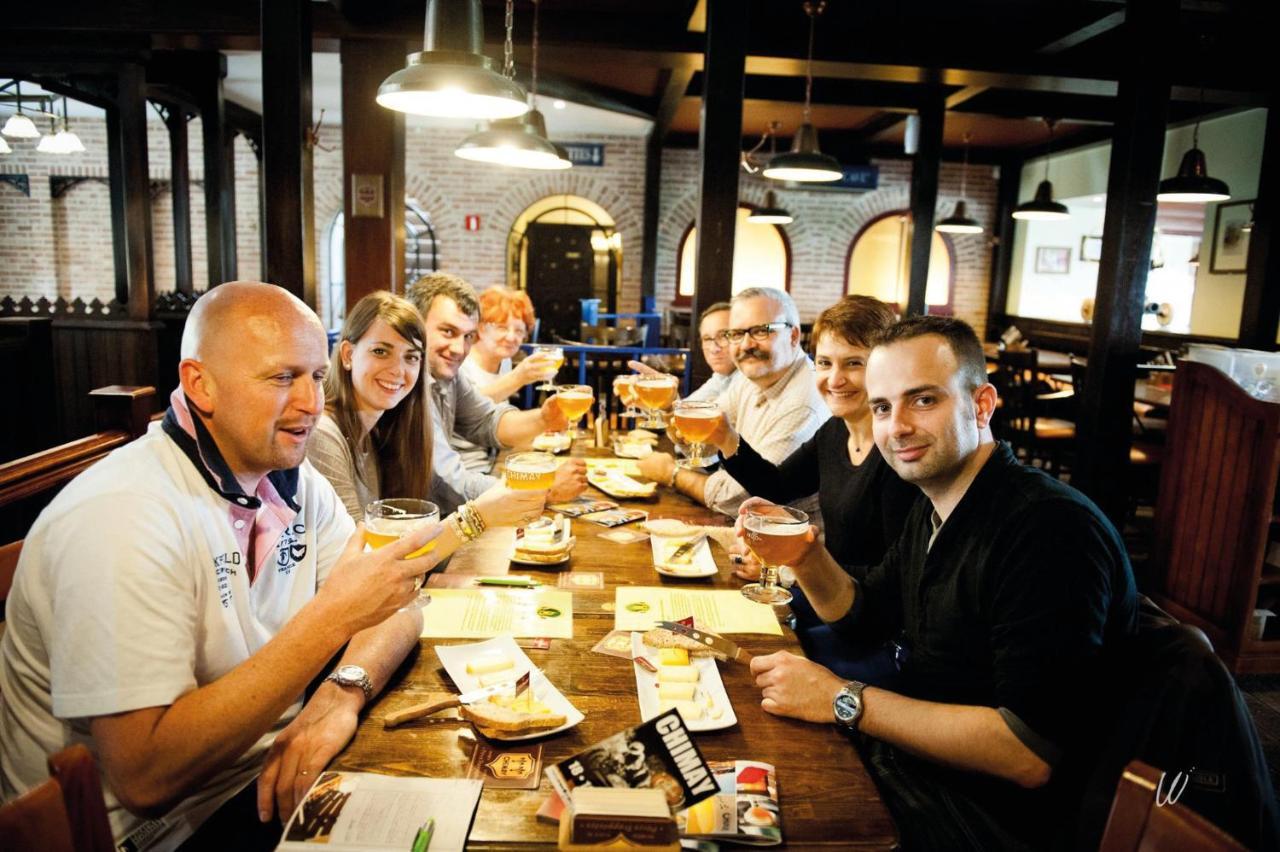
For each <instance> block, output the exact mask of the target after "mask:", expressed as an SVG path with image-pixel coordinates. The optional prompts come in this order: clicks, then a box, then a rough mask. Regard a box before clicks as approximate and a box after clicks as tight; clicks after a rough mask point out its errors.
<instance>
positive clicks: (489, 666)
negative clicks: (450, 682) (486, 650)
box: [467, 654, 515, 675]
mask: <svg viewBox="0 0 1280 852" xmlns="http://www.w3.org/2000/svg"><path fill="white" fill-rule="evenodd" d="M514 665H515V662H514V661H513V660H512V659H511V658H510V657H508V656H507V655H506V654H482V655H481V656H479V657H476V658H475V659H474V660H468V661H467V674H474V675H478V674H489V673H490V672H500V671H502V670H503V669H509V668H511V667H512V666H514Z"/></svg>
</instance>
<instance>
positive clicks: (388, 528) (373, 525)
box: [364, 497, 440, 603]
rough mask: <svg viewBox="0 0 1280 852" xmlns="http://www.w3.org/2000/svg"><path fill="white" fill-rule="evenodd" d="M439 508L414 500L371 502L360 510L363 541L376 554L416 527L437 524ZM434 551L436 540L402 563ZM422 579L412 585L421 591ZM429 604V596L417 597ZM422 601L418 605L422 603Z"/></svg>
mask: <svg viewBox="0 0 1280 852" xmlns="http://www.w3.org/2000/svg"><path fill="white" fill-rule="evenodd" d="M439 520H440V507H439V506H437V505H436V504H435V503H432V502H431V501H430V500H418V499H416V498H413V497H394V498H391V499H387V500H374V501H373V502H372V503H370V504H369V505H368V506H365V507H364V540H365V543H366V544H368V545H369V546H370V547H372V548H373V549H374V550H377V549H378V548H379V547H385V546H387V545H388V544H391V543H392V542H393V541H396V540H398V539H400V538H401V537H403V536H406V535H408V534H409V533H411V532H413V531H414V530H416V529H418V528H419V527H423V526H426V525H428V524H434V523H438V522H439ZM435 548H436V540H435V539H432V540H431V541H429V542H427V543H426V544H425V545H423V546H422V547H421V548H419V549H417V550H415V551H414V552H413V553H410V554H409V555H408V556H406V557H405V559H415V558H417V557H419V556H422V555H423V554H425V553H430V552H431V551H433V550H435ZM422 580H423V578H422V577H418V578H416V580H415V581H414V585H415V586H416V587H417V588H422ZM419 597H420V598H426V601H430V600H431V597H430V596H429V595H420V596H419ZM426 601H423V602H421V603H425V602H426Z"/></svg>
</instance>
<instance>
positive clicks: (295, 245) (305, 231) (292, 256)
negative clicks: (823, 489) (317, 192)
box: [262, 0, 349, 308]
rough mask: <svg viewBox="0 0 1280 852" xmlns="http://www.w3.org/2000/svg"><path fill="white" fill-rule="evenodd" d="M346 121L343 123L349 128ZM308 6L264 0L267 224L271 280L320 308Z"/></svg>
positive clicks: (298, 0) (305, 1)
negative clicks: (311, 137)
mask: <svg viewBox="0 0 1280 852" xmlns="http://www.w3.org/2000/svg"><path fill="white" fill-rule="evenodd" d="M348 120H349V119H347V120H344V122H343V123H344V124H345V123H347V121H348ZM310 132H311V2H310V0H262V145H263V152H262V178H263V183H264V193H265V195H266V215H265V216H264V218H263V222H262V236H263V252H264V257H265V267H266V273H267V275H266V277H267V280H268V281H270V282H271V283H273V284H278V285H280V286H281V287H284V288H285V289H286V290H288V291H289V292H291V293H293V294H294V295H296V296H298V297H299V298H301V299H302V300H303V301H304V302H306V303H307V304H308V305H310V306H312V307H313V308H314V307H315V304H316V251H315V239H314V235H315V217H314V206H315V203H314V198H313V196H312V175H311V144H310V138H309V137H310Z"/></svg>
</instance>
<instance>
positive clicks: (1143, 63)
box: [1071, 0, 1178, 526]
mask: <svg viewBox="0 0 1280 852" xmlns="http://www.w3.org/2000/svg"><path fill="white" fill-rule="evenodd" d="M1177 8H1178V7H1177V0H1135V2H1133V3H1131V4H1129V7H1128V18H1127V19H1126V21H1125V29H1126V34H1125V35H1126V38H1127V40H1128V44H1129V45H1130V54H1129V55H1130V56H1131V57H1133V59H1132V60H1131V64H1130V66H1129V67H1128V68H1126V69H1125V70H1124V71H1123V72H1122V76H1121V78H1120V81H1119V87H1118V90H1117V92H1116V125H1115V135H1114V137H1113V138H1112V144H1111V170H1110V174H1109V175H1108V178H1107V209H1106V218H1105V221H1104V224H1103V228H1102V256H1101V259H1100V260H1099V263H1098V289H1097V294H1096V296H1095V297H1094V309H1093V326H1092V329H1091V333H1090V339H1089V372H1088V375H1087V378H1086V381H1085V387H1084V394H1083V396H1082V398H1081V399H1080V402H1079V412H1080V413H1079V416H1078V418H1077V420H1076V434H1077V435H1078V436H1079V441H1078V443H1077V447H1078V450H1077V454H1076V465H1075V468H1074V469H1073V470H1072V475H1071V484H1072V485H1074V486H1076V487H1077V488H1079V489H1080V490H1082V491H1084V492H1085V493H1086V494H1088V495H1089V496H1090V497H1092V498H1093V500H1094V501H1095V502H1096V503H1097V504H1098V505H1099V506H1100V507H1101V508H1102V510H1103V511H1104V512H1106V513H1107V515H1108V516H1109V517H1110V518H1111V519H1112V521H1113V522H1115V523H1116V524H1117V526H1120V525H1122V524H1123V522H1124V516H1125V514H1126V511H1127V506H1128V490H1127V488H1126V487H1125V484H1126V476H1125V471H1126V469H1127V468H1128V464H1129V446H1130V442H1131V441H1132V434H1131V433H1132V428H1133V427H1132V424H1133V383H1134V379H1135V374H1134V367H1135V365H1136V364H1137V363H1138V356H1139V348H1140V344H1141V342H1142V306H1143V303H1144V302H1145V301H1146V299H1145V296H1146V288H1147V274H1148V273H1149V272H1150V269H1151V238H1152V233H1153V231H1154V229H1155V224H1156V189H1157V187H1158V185H1159V183H1160V169H1161V164H1162V161H1163V157H1164V137H1165V124H1166V121H1167V117H1168V112H1169V72H1168V69H1167V67H1166V66H1165V64H1164V63H1163V62H1161V61H1160V60H1159V59H1158V58H1156V57H1153V56H1152V55H1151V54H1150V51H1148V50H1146V49H1145V48H1144V47H1143V46H1144V45H1150V44H1163V43H1168V42H1167V41H1165V40H1164V34H1166V33H1168V32H1169V31H1170V29H1171V22H1172V21H1173V20H1174V15H1175V14H1176V13H1177Z"/></svg>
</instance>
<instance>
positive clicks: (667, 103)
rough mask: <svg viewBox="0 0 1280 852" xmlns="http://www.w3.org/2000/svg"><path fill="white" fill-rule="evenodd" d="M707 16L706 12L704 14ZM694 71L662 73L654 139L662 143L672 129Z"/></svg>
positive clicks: (680, 70)
mask: <svg viewBox="0 0 1280 852" xmlns="http://www.w3.org/2000/svg"><path fill="white" fill-rule="evenodd" d="M704 14H705V12H704ZM693 74H694V72H693V70H692V69H689V68H666V69H664V70H663V72H662V81H661V86H660V88H661V89H662V92H661V93H660V94H659V95H658V102H657V104H656V106H655V107H654V111H653V112H654V119H653V138H654V139H656V140H657V141H659V142H661V141H662V140H663V139H664V138H665V137H666V135H667V132H668V131H669V130H670V129H671V122H672V120H673V119H674V118H675V117H676V110H678V109H679V108H680V101H681V100H683V99H684V96H685V93H686V92H687V91H689V83H690V82H691V81H692V80H693Z"/></svg>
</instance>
